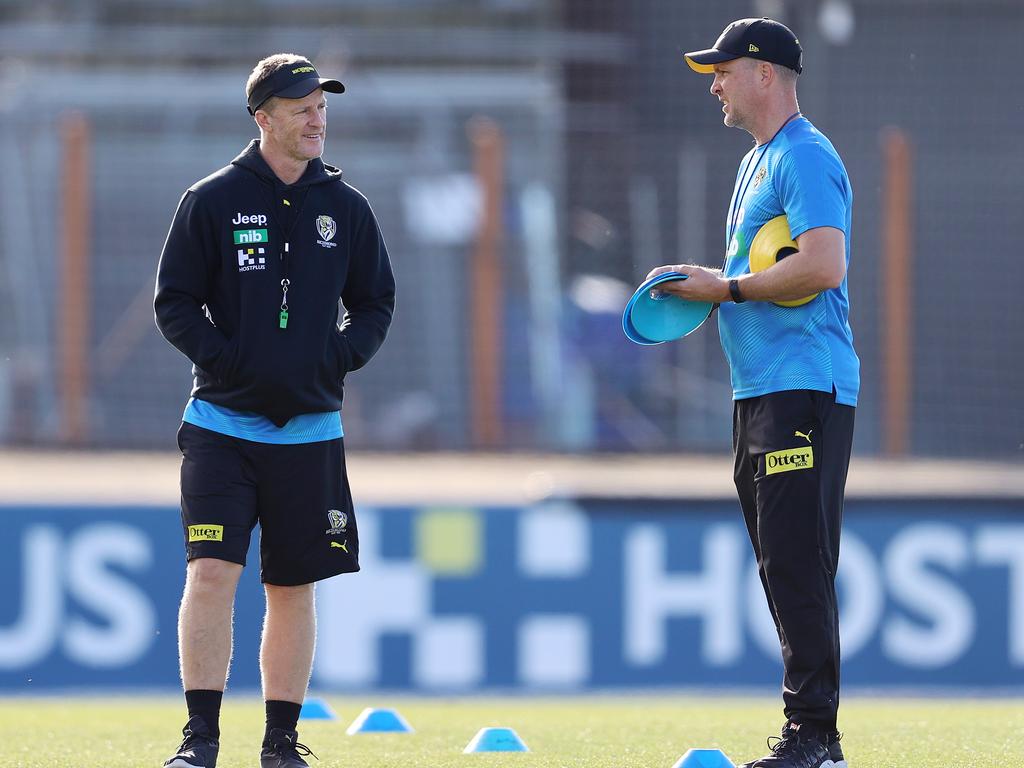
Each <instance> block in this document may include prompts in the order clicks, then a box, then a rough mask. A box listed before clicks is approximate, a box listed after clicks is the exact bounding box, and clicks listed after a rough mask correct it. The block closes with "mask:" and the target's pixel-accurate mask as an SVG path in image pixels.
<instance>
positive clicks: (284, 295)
mask: <svg viewBox="0 0 1024 768" xmlns="http://www.w3.org/2000/svg"><path fill="white" fill-rule="evenodd" d="M275 192H276V190H275ZM308 192H309V190H303V193H302V195H301V197H300V199H299V204H298V206H296V208H295V216H294V217H293V218H292V221H291V224H290V225H289V227H288V229H287V230H286V229H285V228H284V227H283V226H282V225H281V220H280V219H279V218H278V217H277V208H276V206H275V205H274V201H273V199H271V201H270V216H271V218H272V219H273V220H274V223H275V224H276V225H277V228H278V229H279V230H280V231H281V234H282V235H284V245H283V246H282V248H281V250H280V251H278V257H279V259H280V261H281V274H282V278H281V310H280V313H279V314H278V316H277V327H278V328H281V329H284V328H287V327H288V286H290V285H291V280H290V279H289V278H288V271H289V270H288V267H289V264H288V258H289V256H290V255H291V243H290V240H291V235H292V232H293V231H294V229H295V225H296V224H298V223H299V218H300V217H301V215H302V207H303V206H304V205H305V204H306V198H307V197H309V194H308ZM282 200H283V201H284V202H285V203H286V204H287V205H288V207H289V208H290V207H291V203H290V202H288V201H287V200H285V199H284V198H282Z"/></svg>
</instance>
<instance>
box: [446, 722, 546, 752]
mask: <svg viewBox="0 0 1024 768" xmlns="http://www.w3.org/2000/svg"><path fill="white" fill-rule="evenodd" d="M462 751H463V753H464V754H467V755H468V754H470V753H471V752H529V751H530V748H529V747H527V746H526V744H524V743H523V740H522V739H520V738H519V734H517V733H516V732H515V731H514V730H512V729H511V728H481V729H480V730H479V731H478V732H477V734H476V736H474V737H473V739H472V741H470V742H469V744H467V745H466V748H465V749H464V750H462Z"/></svg>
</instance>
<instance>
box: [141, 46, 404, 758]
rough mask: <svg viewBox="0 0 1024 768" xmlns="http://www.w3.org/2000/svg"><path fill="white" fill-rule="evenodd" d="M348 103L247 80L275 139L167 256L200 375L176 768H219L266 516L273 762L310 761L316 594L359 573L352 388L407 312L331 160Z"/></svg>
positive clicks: (265, 659) (300, 78)
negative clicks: (306, 725)
mask: <svg viewBox="0 0 1024 768" xmlns="http://www.w3.org/2000/svg"><path fill="white" fill-rule="evenodd" d="M344 90H345V87H344V86H343V85H342V84H341V83H340V82H338V81H337V80H330V79H324V78H321V77H320V76H319V74H318V73H317V71H316V69H315V68H314V67H313V65H312V64H311V63H310V62H309V60H308V59H305V58H303V57H300V56H296V55H294V54H276V55H274V56H270V57H268V58H266V59H263V60H262V61H260V62H259V63H258V64H257V65H256V67H255V69H254V70H253V71H252V74H251V75H250V77H249V80H248V82H247V83H246V99H247V101H248V110H249V113H250V114H251V115H253V117H254V119H255V121H256V124H257V125H258V126H259V130H260V138H259V139H258V140H254V141H252V143H250V144H249V146H248V147H246V149H245V150H244V151H243V152H242V153H241V154H240V155H239V156H238V157H236V158H235V159H234V160H233V161H232V162H231V164H230V165H228V166H226V167H225V168H222V169H220V170H219V171H217V172H216V173H214V174H212V175H211V176H208V177H207V178H205V179H203V180H202V181H199V182H197V183H196V184H194V185H193V186H192V187H190V188H189V189H188V190H187V191H186V192H185V195H184V196H183V197H182V199H181V202H180V203H179V205H178V210H177V212H176V213H175V215H174V220H173V222H172V223H171V228H170V232H169V233H168V235H167V242H166V243H165V245H164V250H163V253H162V255H161V257H160V265H159V268H158V271H157V281H156V299H155V309H156V322H157V326H158V327H159V329H160V332H161V333H162V334H163V335H164V337H165V338H166V339H167V340H168V341H169V342H170V343H171V344H173V345H174V346H175V347H177V348H178V349H179V350H180V351H181V352H182V353H183V354H184V355H185V356H186V357H188V358H189V359H190V360H191V361H192V363H193V369H192V370H193V374H194V377H195V379H194V384H193V386H192V393H191V397H190V398H189V401H188V404H187V406H186V408H185V414H184V416H183V418H182V422H183V423H182V425H181V428H180V430H179V432H178V445H179V447H180V449H181V452H182V457H183V458H182V467H181V516H182V524H183V528H184V540H185V551H186V558H187V561H188V565H187V571H186V580H185V591H184V595H183V597H182V601H181V609H180V613H179V618H178V645H179V654H180V659H181V677H182V683H183V685H184V689H185V701H186V705H187V708H188V722H187V724H186V725H185V727H184V729H183V735H184V737H185V738H184V741H183V742H182V744H181V746H180V747H179V748H178V751H177V753H176V754H175V755H173V756H172V757H170V758H169V759H168V760H167V761H166V762H165V763H164V765H165V766H166V767H167V768H215V766H216V763H217V752H218V749H219V745H220V742H219V739H220V728H219V715H220V705H221V698H222V696H223V691H224V686H225V683H226V681H227V673H228V667H229V664H230V661H231V647H232V607H233V604H234V597H235V588H236V586H237V584H238V578H239V576H240V575H241V572H242V567H243V566H244V565H245V557H246V552H247V551H248V548H249V540H250V535H251V533H252V530H253V528H254V527H255V525H256V524H257V523H259V524H260V529H261V532H260V561H261V562H260V576H261V580H262V581H263V583H264V587H265V592H266V600H267V610H266V619H265V622H264V626H263V637H262V642H261V647H260V671H261V675H262V680H263V694H264V699H265V700H266V731H265V736H264V740H263V745H262V750H261V754H260V761H261V766H262V768H299V767H301V766H305V765H307V763H306V761H305V760H304V759H303V756H305V755H309V754H311V752H310V750H309V749H308V748H307V747H305V746H304V745H303V744H300V743H299V742H298V734H297V732H296V723H297V720H298V716H299V710H300V709H301V706H302V701H303V699H304V698H305V694H306V686H307V684H308V682H309V674H310V670H311V667H312V663H313V652H314V646H315V639H316V617H315V611H314V591H313V585H314V582H316V581H319V580H320V579H326V578H329V577H331V576H335V575H337V574H340V573H350V572H353V571H357V570H359V541H358V534H357V530H356V520H355V515H354V514H353V509H352V499H351V496H350V493H349V485H348V479H347V476H346V472H345V455H344V445H343V434H344V432H343V428H342V420H341V402H342V390H343V382H344V378H345V374H346V373H348V372H349V371H354V370H356V369H358V368H360V367H362V366H363V365H365V364H366V362H367V361H368V360H369V359H370V358H371V357H372V356H373V354H374V353H375V352H376V351H377V349H378V348H379V347H380V345H381V344H382V343H383V341H384V337H385V335H386V334H387V331H388V327H389V325H390V323H391V316H392V312H393V310H394V304H395V283H394V276H393V274H392V271H391V265H390V261H389V258H388V253H387V249H386V248H385V245H384V239H383V237H382V236H381V233H380V230H379V228H378V226H377V221H376V219H375V217H374V215H373V212H372V210H371V209H370V205H369V203H368V202H367V201H366V198H364V197H363V196H362V195H361V194H360V193H359V192H358V191H357V190H355V189H354V188H353V187H351V186H349V185H348V184H346V183H345V182H343V181H342V179H341V171H340V170H338V169H337V168H334V167H332V166H330V165H325V164H324V163H323V162H322V161H321V160H320V155H321V154H322V153H323V148H324V136H325V133H326V129H327V102H326V97H325V92H328V93H343V92H344ZM339 300H340V302H341V304H342V305H343V307H341V308H339ZM341 309H343V310H344V314H343V315H342V314H341ZM339 319H340V323H339Z"/></svg>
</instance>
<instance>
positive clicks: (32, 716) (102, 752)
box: [0, 694, 1024, 768]
mask: <svg viewBox="0 0 1024 768" xmlns="http://www.w3.org/2000/svg"><path fill="white" fill-rule="evenodd" d="M327 700H328V702H329V703H330V704H331V706H332V707H333V708H334V709H335V711H336V712H337V713H338V715H339V719H338V721H336V722H324V721H301V722H300V723H299V739H300V741H302V742H303V743H305V744H308V745H309V746H310V747H311V748H312V749H313V751H314V752H316V753H317V755H319V756H320V761H319V762H317V761H315V760H313V759H312V758H309V762H310V763H311V765H314V766H320V768H335V767H336V766H337V767H340V766H345V768H385V767H387V768H476V767H478V766H479V767H483V768H491V767H492V766H515V767H516V768H563V767H564V768H576V767H578V766H579V767H582V766H587V767H588V768H590V767H592V768H661V767H663V768H671V766H672V765H673V764H674V763H675V761H676V760H677V759H678V758H679V757H680V755H681V754H682V753H683V752H685V751H686V750H687V749H688V748H689V747H718V748H720V749H722V750H724V751H725V753H726V754H727V755H728V756H729V757H730V758H731V759H732V760H733V762H735V763H739V762H742V761H745V760H748V759H751V758H753V757H758V756H761V755H762V754H764V753H765V751H766V750H765V737H766V736H768V735H770V734H771V733H773V732H776V731H777V729H778V728H779V727H780V726H781V720H780V714H779V703H778V702H777V701H775V700H773V699H769V698H762V699H749V698H743V699H740V698H719V697H710V698H707V699H697V698H695V697H693V696H688V697H682V696H680V697H677V698H672V697H668V696H664V697H648V696H643V697H640V696H638V697H630V696H607V697H605V696H601V697H587V698H583V697H576V698H555V697H552V698H480V699H476V698H470V699H442V698H438V699H431V698H392V699H387V700H384V699H380V698H372V699H362V698H359V699H357V698H354V697H353V698H346V697H327ZM365 706H393V707H396V708H398V710H399V711H400V712H401V713H402V714H403V715H404V716H405V717H406V719H407V720H408V721H409V722H410V724H411V725H412V726H413V728H415V729H416V732H415V733H413V734H387V735H359V736H347V735H346V734H345V728H346V727H347V726H348V724H349V723H350V722H351V721H352V720H353V719H354V718H355V716H356V715H357V714H359V712H360V711H361V709H362V708H363V707H365ZM183 719H184V718H183V707H182V704H181V702H180V700H179V699H177V698H173V697H160V698H157V697H153V698H122V697H116V696H115V697H106V698H74V697H72V698H39V699H36V698H10V699H0V723H2V730H3V733H4V734H5V735H6V738H4V740H3V746H2V747H0V764H2V765H3V766H5V767H6V766H17V768H81V766H103V767H104V768H139V767H140V766H153V767H154V768H157V767H158V766H160V765H162V763H163V761H164V759H165V758H166V757H167V756H168V755H169V754H170V753H171V751H172V750H173V748H174V747H176V746H177V744H178V742H179V741H180V736H179V732H180V728H181V725H182V722H183ZM262 723H263V707H262V704H261V702H260V701H258V700H257V699H255V698H251V697H243V696H237V697H232V696H231V695H230V694H229V696H228V699H227V701H226V704H225V709H224V712H223V715H222V720H221V740H222V749H221V754H220V761H219V763H218V766H220V768H242V766H245V767H246V768H252V767H253V766H256V765H258V761H257V758H256V755H257V752H258V745H259V741H260V738H261V737H262ZM492 725H500V726H510V727H513V728H515V729H516V731H517V732H518V733H519V735H520V736H521V737H522V738H523V740H524V741H525V742H526V743H527V745H528V746H529V747H530V750H531V751H530V752H529V753H528V754H523V753H512V754H509V753H505V754H501V753H491V754H474V755H464V754H462V749H463V748H464V747H465V745H466V743H467V742H468V741H469V740H470V739H471V738H472V737H473V735H474V734H475V733H476V731H477V730H478V729H480V728H481V727H484V726H492ZM840 725H841V728H842V730H843V731H844V732H845V733H846V736H845V738H844V739H843V747H844V750H845V752H846V757H847V760H848V761H849V763H850V766H851V768H885V767H886V766H894V767H895V766H899V767H900V768H903V767H904V766H907V767H911V766H912V767H913V768H933V767H934V768H939V767H940V766H941V768H959V767H960V766H963V768H968V767H970V768H981V767H982V766H999V767H1000V768H1005V767H1006V766H1022V765H1024V700H1020V699H993V700H981V701H979V700H960V699H899V698H895V699H894V698H887V699H878V698H871V699H869V698H857V697H850V698H848V699H847V701H846V702H844V704H843V708H842V719H841V723H840Z"/></svg>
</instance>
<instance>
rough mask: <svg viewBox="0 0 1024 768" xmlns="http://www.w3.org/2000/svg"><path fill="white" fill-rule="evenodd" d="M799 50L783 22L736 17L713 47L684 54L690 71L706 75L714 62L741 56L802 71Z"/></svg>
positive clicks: (800, 52) (712, 69)
mask: <svg viewBox="0 0 1024 768" xmlns="http://www.w3.org/2000/svg"><path fill="white" fill-rule="evenodd" d="M803 53H804V52H803V49H802V48H801V47H800V41H799V40H797V39H796V35H794V34H793V32H792V30H791V29H790V28H789V27H787V26H786V25H785V24H780V23H779V22H777V21H773V20H772V19H740V20H739V21H734V22H733V23H732V24H730V25H729V26H728V27H726V28H725V31H723V32H722V34H721V35H719V37H718V40H716V41H715V45H714V47H713V48H708V49H707V50H706V51H691V52H690V53H687V54H684V55H685V56H686V63H687V64H689V65H690V69H692V70H693V71H694V72H700V73H702V74H705V75H710V74H711V73H712V72H714V71H715V70H714V65H715V64H721V63H722V62H723V61H731V60H732V59H739V58H742V57H744V56H746V57H748V58H751V59H760V60H761V61H770V62H771V63H772V64H781V65H782V66H784V67H789V68H790V69H792V70H795V71H796V72H802V71H803V69H804V67H803V63H802V60H803Z"/></svg>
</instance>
